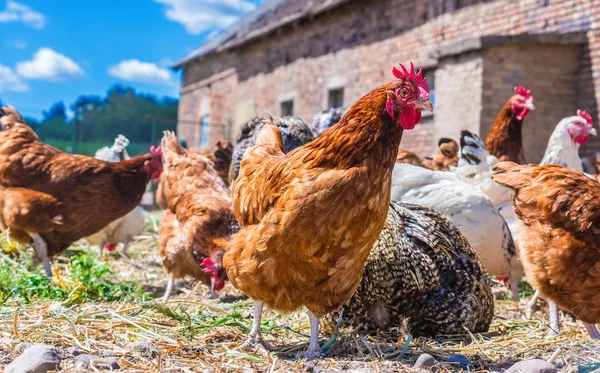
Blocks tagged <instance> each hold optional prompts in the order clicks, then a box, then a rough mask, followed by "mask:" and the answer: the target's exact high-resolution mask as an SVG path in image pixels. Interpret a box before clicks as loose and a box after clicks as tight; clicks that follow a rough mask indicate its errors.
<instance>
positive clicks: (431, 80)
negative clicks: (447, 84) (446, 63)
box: [423, 69, 435, 108]
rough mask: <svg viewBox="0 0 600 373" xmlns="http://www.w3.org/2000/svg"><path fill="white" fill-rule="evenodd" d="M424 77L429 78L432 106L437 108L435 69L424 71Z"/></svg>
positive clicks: (428, 84)
mask: <svg viewBox="0 0 600 373" xmlns="http://www.w3.org/2000/svg"><path fill="white" fill-rule="evenodd" d="M423 76H424V77H426V78H427V86H428V87H429V101H431V105H432V106H433V107H434V108H435V69H430V70H425V71H423Z"/></svg>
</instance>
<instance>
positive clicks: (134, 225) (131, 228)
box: [85, 135, 145, 255]
mask: <svg viewBox="0 0 600 373" xmlns="http://www.w3.org/2000/svg"><path fill="white" fill-rule="evenodd" d="M127 145H129V140H128V139H127V138H126V137H125V136H123V135H119V136H117V138H116V139H115V142H114V144H113V145H112V146H111V147H110V148H109V147H107V146H105V147H103V148H100V149H98V151H96V158H97V159H101V160H103V161H107V162H119V161H124V160H126V159H129V158H130V157H129V154H127V150H126V147H127ZM144 224H145V221H144V210H143V209H142V208H141V207H140V206H137V207H136V208H134V209H133V210H131V211H130V212H129V213H128V214H127V215H125V216H122V217H120V218H119V219H117V220H115V221H113V222H112V223H110V224H109V225H107V226H106V227H104V228H103V229H102V230H101V231H99V232H96V233H94V234H93V235H91V236H89V237H86V238H85V240H86V241H87V242H88V244H89V245H90V246H98V247H99V248H100V253H102V252H103V250H104V249H107V250H108V251H113V250H114V249H115V248H116V247H117V245H118V244H119V243H120V242H122V243H123V254H124V255H127V247H128V246H129V242H131V240H132V239H133V237H135V236H137V235H138V234H140V233H142V232H143V231H144Z"/></svg>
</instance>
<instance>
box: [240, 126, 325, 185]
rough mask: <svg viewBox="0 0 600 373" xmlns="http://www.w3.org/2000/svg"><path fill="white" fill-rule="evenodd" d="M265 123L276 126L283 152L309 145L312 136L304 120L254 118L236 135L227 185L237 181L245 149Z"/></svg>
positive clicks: (253, 142) (253, 141) (251, 143)
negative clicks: (279, 133) (281, 139)
mask: <svg viewBox="0 0 600 373" xmlns="http://www.w3.org/2000/svg"><path fill="white" fill-rule="evenodd" d="M265 123H269V124H273V125H276V126H277V127H278V128H279V130H280V131H281V136H282V138H283V151H284V153H288V152H290V151H292V150H294V149H296V148H297V147H299V146H301V145H304V144H306V143H309V142H310V141H312V140H313V139H314V136H313V134H312V132H311V130H310V128H308V126H307V125H306V122H304V120H302V119H300V118H297V117H283V118H279V117H273V116H270V115H267V116H264V117H256V118H253V119H251V120H249V121H248V122H246V123H245V124H244V125H243V126H242V128H241V130H240V133H239V134H238V137H237V139H236V143H235V145H234V146H233V155H232V157H231V166H230V168H229V183H230V184H231V183H233V181H234V180H235V179H237V177H238V174H239V171H240V162H241V161H242V157H243V156H244V153H245V152H246V149H248V148H250V147H252V146H254V145H255V144H256V134H257V133H258V130H259V129H261V128H262V126H263V125H264V124H265Z"/></svg>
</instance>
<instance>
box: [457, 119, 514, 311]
mask: <svg viewBox="0 0 600 373" xmlns="http://www.w3.org/2000/svg"><path fill="white" fill-rule="evenodd" d="M496 163H498V158H496V157H495V156H493V155H491V154H490V153H489V152H488V151H487V148H486V146H485V144H484V142H483V141H481V139H480V138H479V136H477V135H476V134H474V133H471V132H469V131H466V130H464V131H461V134H460V158H459V160H458V166H457V167H450V171H452V172H453V173H456V174H459V175H460V176H462V177H463V178H464V180H465V181H466V182H467V183H469V184H471V185H473V186H476V187H477V188H478V189H479V190H480V191H482V192H483V193H484V194H485V195H486V196H488V197H489V198H490V199H491V200H492V201H493V202H494V205H495V206H496V208H497V209H498V212H499V213H500V215H502V217H503V218H504V220H505V221H506V224H507V225H508V228H509V230H510V233H511V235H512V239H513V241H514V244H515V250H516V252H517V253H518V252H519V219H518V218H517V215H516V214H515V210H514V208H513V203H512V194H513V192H512V191H511V190H510V189H508V188H506V187H504V186H502V185H500V184H498V183H496V182H494V181H493V180H492V167H493V166H494V165H495V164H496ZM523 275H524V271H523V266H522V265H521V262H520V261H519V259H518V255H517V258H516V259H515V260H513V261H512V268H511V276H510V279H509V278H507V277H506V276H498V278H499V279H500V280H502V281H504V282H507V281H510V288H511V290H512V292H513V299H514V300H518V295H517V294H518V285H519V281H520V280H521V279H522V278H523Z"/></svg>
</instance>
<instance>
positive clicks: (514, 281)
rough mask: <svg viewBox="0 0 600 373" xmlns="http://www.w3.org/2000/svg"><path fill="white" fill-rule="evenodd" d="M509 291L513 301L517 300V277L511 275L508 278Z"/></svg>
mask: <svg viewBox="0 0 600 373" xmlns="http://www.w3.org/2000/svg"><path fill="white" fill-rule="evenodd" d="M509 281H510V282H509V283H510V291H511V292H512V299H513V302H518V301H519V299H520V298H519V279H518V278H516V277H514V276H511V278H510V280H509Z"/></svg>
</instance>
